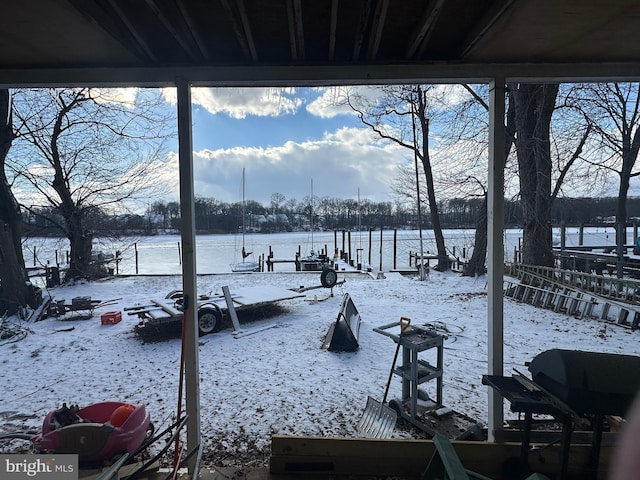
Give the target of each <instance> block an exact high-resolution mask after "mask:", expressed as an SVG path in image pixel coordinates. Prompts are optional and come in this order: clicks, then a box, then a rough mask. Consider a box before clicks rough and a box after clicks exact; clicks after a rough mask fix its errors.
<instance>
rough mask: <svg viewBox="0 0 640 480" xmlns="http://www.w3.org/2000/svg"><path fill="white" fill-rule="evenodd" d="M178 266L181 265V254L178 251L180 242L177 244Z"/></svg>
mask: <svg viewBox="0 0 640 480" xmlns="http://www.w3.org/2000/svg"><path fill="white" fill-rule="evenodd" d="M178 265H182V252H181V251H180V242H178Z"/></svg>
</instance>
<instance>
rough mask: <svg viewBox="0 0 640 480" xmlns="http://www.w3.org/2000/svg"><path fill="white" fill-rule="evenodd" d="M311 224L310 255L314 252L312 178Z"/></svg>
mask: <svg viewBox="0 0 640 480" xmlns="http://www.w3.org/2000/svg"><path fill="white" fill-rule="evenodd" d="M309 223H310V225H311V255H313V254H314V253H315V250H314V248H313V178H312V179H311V220H310V221H309Z"/></svg>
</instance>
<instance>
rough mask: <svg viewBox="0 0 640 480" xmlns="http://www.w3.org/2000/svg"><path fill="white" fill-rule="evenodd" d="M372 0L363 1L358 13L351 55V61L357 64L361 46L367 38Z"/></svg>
mask: <svg viewBox="0 0 640 480" xmlns="http://www.w3.org/2000/svg"><path fill="white" fill-rule="evenodd" d="M372 3H373V0H364V1H363V2H362V9H361V11H360V17H359V18H360V21H359V23H358V25H357V27H356V38H355V40H354V42H353V55H352V56H351V59H352V60H353V61H354V62H357V61H358V60H359V59H360V52H361V51H362V45H363V44H364V39H365V37H366V36H367V28H368V26H369V17H370V16H371V10H372V8H371V6H372Z"/></svg>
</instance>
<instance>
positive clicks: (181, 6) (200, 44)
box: [176, 0, 211, 61]
mask: <svg viewBox="0 0 640 480" xmlns="http://www.w3.org/2000/svg"><path fill="white" fill-rule="evenodd" d="M176 5H178V9H179V10H180V14H181V15H182V18H183V19H184V22H185V23H186V24H187V27H188V28H189V32H191V36H192V37H193V41H194V42H196V45H197V46H198V49H199V50H200V55H202V57H203V58H204V59H206V60H207V61H210V60H211V54H210V53H209V50H208V49H207V47H206V45H205V43H204V41H203V40H202V37H201V36H200V34H199V33H198V30H197V29H196V26H195V24H194V22H193V18H191V15H190V14H189V11H188V10H187V8H186V7H185V5H184V1H183V0H176Z"/></svg>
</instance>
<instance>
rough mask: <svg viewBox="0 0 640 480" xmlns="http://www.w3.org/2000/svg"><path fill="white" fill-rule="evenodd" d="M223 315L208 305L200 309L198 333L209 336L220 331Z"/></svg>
mask: <svg viewBox="0 0 640 480" xmlns="http://www.w3.org/2000/svg"><path fill="white" fill-rule="evenodd" d="M221 323H222V313H221V312H220V309H218V308H216V307H214V306H211V305H207V306H204V307H201V308H199V309H198V333H199V334H200V336H203V335H208V334H210V333H213V332H217V331H218V330H220V324H221Z"/></svg>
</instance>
